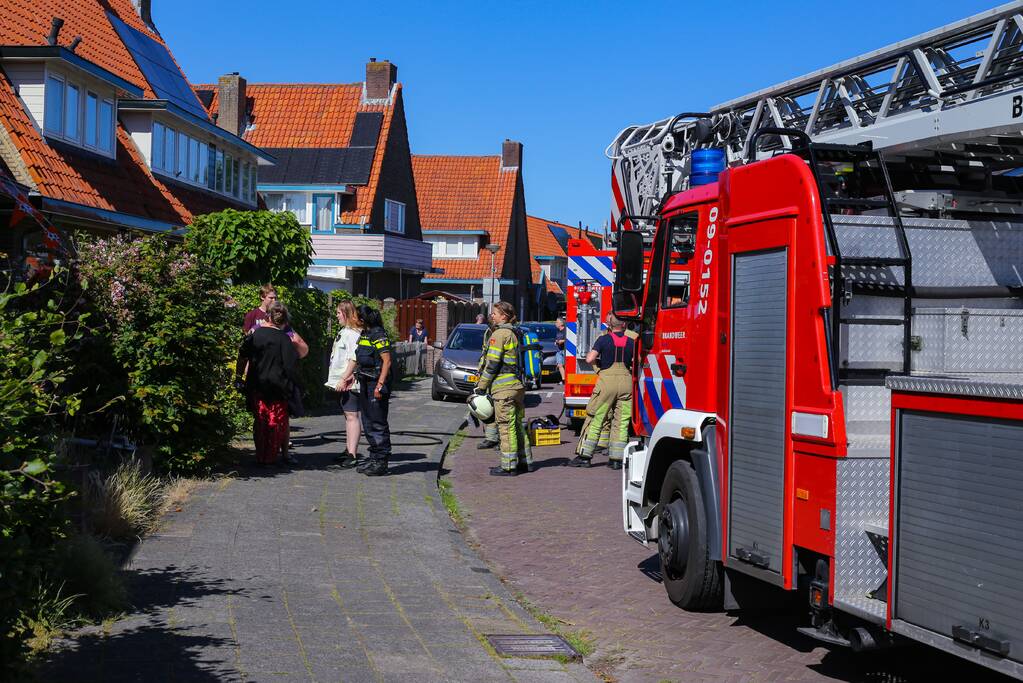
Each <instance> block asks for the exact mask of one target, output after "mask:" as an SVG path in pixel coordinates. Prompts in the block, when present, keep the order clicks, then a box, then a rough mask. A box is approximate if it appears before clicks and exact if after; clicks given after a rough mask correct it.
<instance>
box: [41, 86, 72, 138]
mask: <svg viewBox="0 0 1023 683" xmlns="http://www.w3.org/2000/svg"><path fill="white" fill-rule="evenodd" d="M50 81H54V82H55V83H59V84H60V85H59V86H57V87H58V88H59V92H60V107H54V102H51V101H50V98H51V94H55V93H52V91H51V90H50ZM66 107H67V79H66V78H64V77H63V76H62V75H61V74H56V73H48V72H47V73H46V74H45V75H44V77H43V130H44V131H45V133H46V134H47V135H50V136H53V137H57V138H61V139H63V138H64V129H65V126H64V117H65V116H66V113H67V112H66V109H65V108H66ZM54 112H56V117H57V120H56V122H55V123H56V125H57V127H56V128H55V127H54V126H53V125H51V124H53V123H54V122H53V121H51V120H50V116H52V115H54Z"/></svg>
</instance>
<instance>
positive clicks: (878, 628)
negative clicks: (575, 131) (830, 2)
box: [609, 3, 1023, 680]
mask: <svg viewBox="0 0 1023 683" xmlns="http://www.w3.org/2000/svg"><path fill="white" fill-rule="evenodd" d="M1021 7H1023V3H1012V4H1011V5H1006V6H1003V7H1001V8H999V9H998V10H994V11H992V12H988V13H985V14H984V15H979V16H977V17H972V18H969V19H966V20H964V21H961V22H957V23H956V24H953V25H951V26H949V27H945V28H943V29H938V30H936V31H932V32H929V33H927V34H925V35H923V36H921V37H919V38H916V39H912V40H909V41H903V42H901V43H899V44H897V45H895V46H892V47H890V48H885V49H884V50H879V51H877V52H875V53H871V54H870V55H867V56H865V57H864V58H863V59H862V60H849V61H847V62H843V63H842V64H839V65H837V66H836V67H833V68H832V69H825V70H822V71H820V72H817V73H815V74H810V75H809V76H807V77H804V78H803V79H795V80H793V81H789V82H787V83H786V84H783V85H782V86H779V87H778V88H776V89H768V90H765V91H760V92H758V93H754V94H753V95H751V96H750V97H749V98H745V99H743V98H740V100H735V101H733V102H731V103H726V104H725V105H721V106H720V107H717V108H715V109H713V110H712V111H711V112H708V113H707V114H705V115H688V114H687V115H680V116H678V117H673V118H672V119H667V120H665V121H661V122H658V123H656V124H652V125H651V126H645V127H644V126H639V127H633V128H630V129H626V130H625V131H623V133H622V134H621V135H620V136H619V138H618V139H617V140H616V141H615V142H614V143H613V144H612V147H611V148H610V150H609V151H610V152H611V156H612V158H613V159H614V179H615V180H614V187H613V189H614V191H615V192H614V195H615V197H616V206H615V210H616V211H617V212H618V213H619V214H620V215H621V216H625V217H626V218H625V219H623V220H620V221H619V225H622V226H623V227H624V228H625V229H623V230H621V231H620V233H619V235H618V249H617V254H616V257H615V263H616V265H617V270H616V281H615V285H614V290H615V291H614V297H613V304H614V308H615V311H616V313H617V314H618V315H620V316H622V317H627V318H629V319H630V320H632V321H633V322H634V323H635V324H636V325H637V326H638V328H639V332H640V340H639V341H640V348H639V351H638V353H637V363H636V367H635V368H634V374H635V379H636V390H635V401H634V403H635V411H634V416H633V429H634V430H635V432H636V434H637V435H638V437H639V438H638V439H637V440H636V441H634V442H632V443H631V444H630V445H629V447H628V449H627V451H626V466H625V467H624V468H623V480H622V487H623V514H624V524H625V529H626V531H627V532H628V533H629V534H630V535H632V536H633V537H634V538H636V539H637V540H639V541H640V542H642V543H644V544H648V545H650V544H652V545H655V546H656V549H657V551H658V555H659V558H660V564H661V573H662V577H663V582H664V586H665V588H666V590H667V592H668V595H669V597H670V599H671V600H672V601H673V602H675V603H676V604H678V605H679V606H681V607H684V608H687V609H714V608H718V607H721V606H725V607H730V608H734V607H741V606H743V605H744V604H745V600H746V599H748V598H749V597H750V596H753V597H763V596H766V595H770V594H772V593H773V594H791V593H793V592H797V591H801V592H803V593H804V594H805V596H806V599H807V600H808V604H809V607H810V618H809V620H808V623H807V624H806V626H805V627H804V628H803V629H801V630H802V631H804V632H805V633H807V634H808V635H811V636H813V637H816V638H818V639H820V640H823V641H826V642H828V643H832V644H835V645H846V646H851V647H852V648H853V649H856V650H867V649H872V648H875V647H879V646H881V645H886V644H890V643H892V642H893V641H895V640H897V639H898V638H899V637H904V638H908V639H911V640H916V641H919V642H922V643H926V644H928V645H931V646H934V647H937V648H940V649H942V650H945V651H948V652H951V653H953V654H955V655H958V656H960V657H963V658H966V659H969V660H971V661H974V662H976V663H978V664H981V665H983V666H987V667H990V668H992V669H995V670H998V671H1001V672H1003V673H1006V674H1008V675H1010V676H1013V677H1015V678H1018V679H1021V680H1023V616H1021V615H1023V504H1021V502H1020V501H1021V500H1023V493H1021V491H1023V447H1021V446H1020V444H1023V345H1021V343H1020V340H1021V339H1023V179H1021V174H1020V169H1021V168H1023V140H1020V139H1019V138H1017V137H1014V136H1017V135H1018V134H1019V130H1020V128H1021V127H1023V126H1021V124H1020V123H1019V122H1014V118H1019V117H1020V116H1023V113H1021V112H1023V105H1020V104H1019V103H1020V102H1023V72H1020V71H1013V70H1007V69H1004V68H1002V67H997V66H994V65H998V64H1002V65H1003V66H1004V65H1005V64H1007V63H1009V62H1008V61H1007V60H1008V56H1009V52H1010V51H1014V53H1015V54H1016V55H1017V57H1015V58H1014V59H1018V58H1019V57H1020V56H1021V55H1020V51H1021V47H1020V45H1019V43H1018V41H1017V42H1015V43H1012V44H1011V45H1010V42H1011V41H1006V40H1003V38H1004V37H1005V35H1006V34H1005V32H1006V31H1009V30H1010V29H1009V28H1007V27H1009V26H1013V25H1017V24H1019V22H1021V21H1023V16H1021V15H1020V13H1019V11H1020V9H1021ZM1011 30H1015V29H1011ZM967 44H968V45H970V46H972V47H971V49H970V50H968V51H965V52H964V51H962V50H958V51H956V50H953V49H952V48H953V47H955V48H957V49H958V48H961V47H962V46H963V45H967ZM973 47H979V48H980V49H976V50H975V49H973ZM985 50H986V51H985ZM967 53H968V54H967ZM934 55H943V56H944V58H947V59H946V61H944V62H943V63H942V65H941V66H940V68H938V63H937V62H936V61H934V59H933V56H934ZM956 55H958V56H956ZM957 60H958V61H957ZM877 74H886V75H885V76H883V77H881V78H878V77H877ZM950 74H952V75H954V76H955V77H954V78H953V77H951V76H950ZM1013 103H1015V104H1013ZM1014 107H1015V108H1014ZM1011 140H1015V141H1014V142H1010V141H1011ZM626 223H628V225H626ZM647 243H650V244H651V250H652V251H651V256H650V258H649V263H648V265H644V260H645V259H644V250H645V249H646V248H647V246H646V245H647ZM681 270H685V271H687V272H688V275H689V278H688V279H685V282H684V283H683V279H682V278H677V279H673V278H672V277H671V276H670V274H671V272H672V271H675V272H679V271H681ZM772 587H773V588H772Z"/></svg>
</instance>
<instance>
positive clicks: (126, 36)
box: [107, 12, 206, 119]
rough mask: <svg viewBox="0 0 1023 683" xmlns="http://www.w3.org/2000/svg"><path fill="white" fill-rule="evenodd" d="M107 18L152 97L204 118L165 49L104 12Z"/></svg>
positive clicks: (204, 111) (196, 101) (199, 105)
mask: <svg viewBox="0 0 1023 683" xmlns="http://www.w3.org/2000/svg"><path fill="white" fill-rule="evenodd" d="M107 16H108V17H109V18H110V23H111V24H112V25H113V27H114V30H116V31H117V35H119V36H120V37H121V41H122V42H123V43H124V46H125V47H126V48H128V52H130V53H131V56H132V59H134V60H135V63H136V64H138V67H139V70H140V71H141V72H142V75H143V76H145V78H146V80H147V81H148V82H149V87H150V88H152V90H153V92H154V93H155V94H156V96H157V97H158V98H159V99H161V100H167V101H168V102H172V103H174V104H176V105H177V106H179V107H181V108H182V109H184V110H185V111H187V112H188V113H190V114H194V115H196V116H198V117H200V118H203V119H205V118H206V110H205V109H203V107H202V104H200V103H199V100H198V98H197V97H196V96H195V93H194V92H193V91H192V88H190V87H189V85H188V82H187V81H185V77H184V76H182V75H181V70H180V69H179V68H178V65H177V64H175V63H174V60H173V59H171V56H170V53H169V52H167V48H166V47H165V46H164V45H163V44H161V43H159V42H158V41H155V40H153V39H152V38H150V37H149V36H147V35H146V34H144V33H142V32H141V31H139V30H137V29H134V28H132V27H131V26H128V24H126V23H124V22H123V21H121V20H120V19H119V18H118V17H116V16H114V15H113V14H110V13H109V12H108V13H107Z"/></svg>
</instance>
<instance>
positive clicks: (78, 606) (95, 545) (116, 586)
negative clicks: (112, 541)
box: [53, 534, 128, 619]
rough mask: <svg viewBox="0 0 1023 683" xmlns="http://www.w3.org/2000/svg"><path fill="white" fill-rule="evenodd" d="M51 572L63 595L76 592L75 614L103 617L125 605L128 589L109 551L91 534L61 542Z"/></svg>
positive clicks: (119, 610) (122, 608) (86, 616)
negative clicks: (56, 579)
mask: <svg viewBox="0 0 1023 683" xmlns="http://www.w3.org/2000/svg"><path fill="white" fill-rule="evenodd" d="M53 568H54V576H55V578H59V580H60V581H61V582H62V583H63V587H64V588H63V591H62V592H63V594H64V595H75V596H77V597H76V598H75V602H74V606H73V611H74V614H76V615H79V616H80V617H83V618H87V619H103V618H106V617H108V616H110V615H112V614H117V613H118V612H121V611H123V610H125V609H127V607H128V591H127V589H126V588H125V586H124V581H123V579H122V578H121V574H120V572H119V571H118V569H117V565H116V564H115V563H114V561H113V560H112V559H111V557H110V554H109V553H108V552H107V551H106V549H104V547H103V544H102V543H100V541H99V540H98V539H96V538H94V537H93V536H89V535H87V534H81V535H77V536H72V537H71V538H68V539H67V540H65V541H63V542H61V543H60V545H59V546H58V547H57V551H56V553H55V558H54V560H53Z"/></svg>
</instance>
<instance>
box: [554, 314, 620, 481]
mask: <svg viewBox="0 0 1023 683" xmlns="http://www.w3.org/2000/svg"><path fill="white" fill-rule="evenodd" d="M607 326H608V330H609V333H608V334H606V335H603V336H601V337H600V338H599V339H597V341H596V343H594V344H593V348H592V349H590V352H589V353H587V354H586V362H587V363H590V364H591V365H592V364H596V365H597V367H598V368H599V370H598V373H597V385H596V386H595V387H594V388H593V395H592V396H591V397H590V400H589V403H587V404H586V421H585V422H584V423H583V428H582V432H581V439H580V441H579V446H578V448H577V450H576V452H577V453H578V455H577V456H576V457H575V458H573V459H572V461H571V462H570V463H569V464H570V465H572V466H573V467H589V466H590V459H591V458H592V457H593V451H594V450H596V448H597V444H598V442H599V441H600V437H601V432H602V431H603V429H604V425H605V423H606V424H608V425H609V426H610V444H609V449H610V450H609V453H608V461H607V465H608V467H610V468H611V469H615V470H617V469H621V467H622V459H623V458H624V457H625V444H626V443H627V442H628V440H629V420H630V418H631V417H632V359H633V356H634V355H635V353H636V342H635V339H634V335H629V334H626V332H625V323H624V322H623V321H622V320H619V319H618V318H617V317H615V316H613V315H612V316H609V317H608V320H607Z"/></svg>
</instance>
